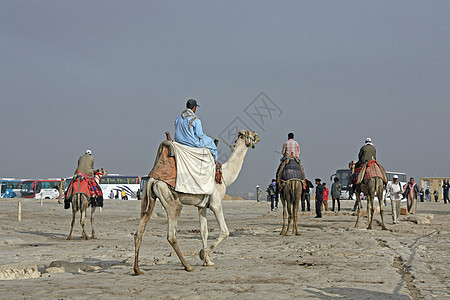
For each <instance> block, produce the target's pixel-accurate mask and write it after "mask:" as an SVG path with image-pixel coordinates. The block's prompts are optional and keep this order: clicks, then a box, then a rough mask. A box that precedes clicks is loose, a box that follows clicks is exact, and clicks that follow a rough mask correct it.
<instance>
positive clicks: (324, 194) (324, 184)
mask: <svg viewBox="0 0 450 300" xmlns="http://www.w3.org/2000/svg"><path fill="white" fill-rule="evenodd" d="M322 185H323V207H324V209H325V211H328V194H329V193H330V191H329V190H328V188H327V183H326V182H324V183H323V184H322Z"/></svg>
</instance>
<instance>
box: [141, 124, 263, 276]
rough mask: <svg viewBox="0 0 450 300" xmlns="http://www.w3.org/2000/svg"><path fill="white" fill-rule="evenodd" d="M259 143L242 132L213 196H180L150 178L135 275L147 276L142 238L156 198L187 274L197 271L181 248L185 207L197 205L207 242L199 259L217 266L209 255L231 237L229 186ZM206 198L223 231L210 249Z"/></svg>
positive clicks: (168, 236)
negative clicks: (226, 201)
mask: <svg viewBox="0 0 450 300" xmlns="http://www.w3.org/2000/svg"><path fill="white" fill-rule="evenodd" d="M259 140H260V139H259V136H258V135H257V134H256V133H255V132H250V131H248V130H242V131H239V133H238V139H237V140H236V143H235V147H234V149H233V152H232V153H231V156H230V158H229V159H228V161H227V162H226V163H224V164H223V166H222V175H223V182H222V183H220V184H219V183H217V182H216V183H215V186H214V191H213V193H212V194H210V195H193V194H184V193H178V192H176V191H174V190H173V188H172V187H171V186H169V185H168V184H167V183H165V182H164V181H161V180H158V179H155V178H151V177H150V178H149V180H148V182H147V185H146V188H145V189H144V191H143V197H142V206H141V220H140V222H139V227H138V229H137V231H136V233H135V235H134V245H135V258H134V267H133V269H134V273H135V275H140V274H143V272H142V271H141V270H140V269H139V266H138V263H139V248H140V246H141V243H142V236H143V234H144V231H145V227H146V225H147V223H148V221H149V220H150V217H151V214H152V212H153V208H154V207H155V203H156V198H158V199H159V201H160V202H161V204H162V206H163V207H164V209H165V210H166V213H167V217H168V222H169V227H168V232H167V240H168V241H169V243H170V245H171V246H172V248H173V249H174V250H175V253H176V254H177V255H178V258H179V259H180V261H181V263H182V264H183V266H184V268H185V270H186V271H192V270H194V268H193V267H192V266H191V265H189V263H188V262H187V261H186V260H185V259H184V257H183V253H182V252H181V250H180V248H179V246H178V242H177V238H176V231H177V222H178V217H179V215H180V212H181V208H182V206H183V205H193V206H197V208H198V215H199V219H200V232H201V236H202V243H203V247H202V249H201V250H200V253H199V256H200V259H201V260H203V265H204V266H212V265H214V263H213V262H212V261H211V259H210V258H209V255H210V253H211V252H212V251H213V250H214V248H215V247H216V246H217V245H218V244H219V243H220V242H221V241H223V240H224V239H226V238H227V237H228V235H229V232H228V228H227V224H226V223H225V218H224V216H223V210H222V200H223V197H224V196H225V191H226V187H227V186H229V185H231V184H232V183H233V182H234V181H235V180H236V178H237V176H238V175H239V172H240V171H241V168H242V164H243V163H244V157H245V155H246V154H247V151H248V148H249V147H252V146H253V144H255V143H257V142H259ZM206 197H208V198H209V209H211V210H212V211H213V213H214V215H215V217H216V220H217V222H218V223H219V228H220V235H219V237H218V238H217V240H216V241H215V242H214V243H212V244H211V245H210V246H209V247H207V246H208V245H207V242H208V224H207V218H206V209H207V208H208V205H207V204H206V203H205V201H204V200H205V198H206Z"/></svg>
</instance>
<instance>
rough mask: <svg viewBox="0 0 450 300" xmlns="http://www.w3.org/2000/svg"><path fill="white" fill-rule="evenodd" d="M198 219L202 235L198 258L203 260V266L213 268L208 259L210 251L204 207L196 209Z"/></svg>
mask: <svg viewBox="0 0 450 300" xmlns="http://www.w3.org/2000/svg"><path fill="white" fill-rule="evenodd" d="M198 217H199V219H200V233H201V235H202V244H203V248H202V249H201V250H200V253H199V256H200V259H201V260H203V265H204V266H214V263H213V262H212V261H211V260H210V258H209V253H210V251H211V250H209V249H207V247H208V220H207V219H206V207H199V208H198Z"/></svg>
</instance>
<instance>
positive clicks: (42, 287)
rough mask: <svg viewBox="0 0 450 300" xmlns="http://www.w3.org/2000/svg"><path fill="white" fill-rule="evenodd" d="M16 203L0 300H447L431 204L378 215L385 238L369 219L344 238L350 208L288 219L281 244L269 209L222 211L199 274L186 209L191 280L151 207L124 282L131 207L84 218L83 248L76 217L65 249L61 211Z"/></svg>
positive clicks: (0, 243)
mask: <svg viewBox="0 0 450 300" xmlns="http://www.w3.org/2000/svg"><path fill="white" fill-rule="evenodd" d="M21 201H22V221H21V222H18V218H17V217H18V215H17V214H18V208H17V206H18V199H1V201H0V203H1V209H0V228H1V231H0V253H1V255H0V278H2V279H8V278H9V279H10V280H1V281H0V287H1V288H0V290H1V293H0V298H1V299H86V298H88V297H89V298H93V299H144V298H147V299H289V298H298V299H307V298H310V299H317V298H320V299H444V298H450V287H449V282H450V280H449V274H450V268H449V265H450V264H449V258H450V251H449V247H450V229H449V215H450V205H449V204H447V205H445V204H443V203H442V202H440V203H419V205H418V213H417V214H416V215H415V216H413V218H411V217H410V216H401V217H400V220H401V221H400V224H397V225H393V224H392V219H391V214H390V211H391V210H390V205H389V203H388V206H387V207H384V209H385V210H386V212H387V213H386V215H385V218H386V219H385V221H386V224H387V227H388V229H389V230H388V231H382V230H381V228H380V224H379V222H378V221H379V220H380V215H376V216H375V220H376V222H375V229H374V230H372V231H371V230H366V229H365V228H366V226H367V225H366V222H367V218H363V219H362V223H361V224H360V228H353V226H354V222H355V218H356V217H354V216H352V215H351V207H352V205H353V201H342V203H343V205H342V206H343V210H342V211H341V213H339V214H334V213H330V212H328V213H327V212H325V213H324V217H323V218H322V219H315V218H314V215H313V214H312V213H308V212H306V213H300V217H299V229H300V233H301V235H300V236H293V235H290V236H287V237H284V236H280V235H279V233H280V231H281V222H282V209H281V204H280V208H279V209H278V210H277V211H274V212H271V211H270V204H269V203H268V202H259V203H258V202H256V201H239V200H237V201H231V200H230V201H229V200H226V201H224V213H225V219H226V221H227V224H228V228H229V230H230V236H229V237H228V239H226V240H225V241H223V242H222V243H221V244H220V245H219V246H218V247H217V248H216V251H215V252H214V253H213V254H212V255H211V259H212V260H213V262H215V266H211V267H203V266H202V261H201V260H200V259H199V257H198V251H199V250H200V248H201V238H200V235H199V224H198V216H197V209H196V208H193V207H187V206H185V207H184V208H183V211H182V213H181V217H180V220H179V222H178V234H177V237H178V242H179V245H180V247H181V250H182V251H183V253H184V254H185V255H186V259H187V260H188V261H189V262H190V263H191V264H192V266H194V267H195V270H194V271H193V272H186V271H184V269H183V267H182V265H181V263H180V262H179V260H178V258H177V256H176V255H175V254H174V252H173V251H172V248H171V247H170V245H169V243H168V242H167V240H166V230H167V220H166V216H165V212H164V210H163V208H162V206H161V205H160V204H159V203H157V206H156V209H155V212H154V214H153V215H154V217H153V218H152V220H151V221H150V222H149V224H148V226H147V230H146V233H145V235H144V240H143V243H142V247H141V253H140V267H141V270H142V271H144V272H145V274H144V275H142V276H132V274H133V271H132V263H133V259H134V240H133V234H134V232H135V230H136V229H137V225H138V222H139V214H140V201H122V200H105V206H104V208H103V211H102V212H101V213H99V212H97V213H96V218H95V221H96V223H95V229H96V235H97V239H94V240H87V241H86V240H83V239H81V238H80V236H81V227H80V225H79V214H78V217H77V224H76V225H75V229H74V238H73V240H71V241H67V240H65V238H66V236H67V234H68V232H69V229H70V221H71V210H65V209H63V205H62V204H58V203H57V202H56V200H46V201H44V203H43V206H41V205H40V203H39V201H36V200H29V199H28V200H27V199H22V200H21ZM312 204H314V203H312ZM402 205H403V206H404V205H405V204H404V203H402ZM364 206H365V202H364ZM417 216H419V217H420V216H422V217H421V218H419V219H420V220H419V222H418V223H419V224H416V222H414V220H415V219H417V218H416V217H417ZM407 219H410V220H407ZM208 220H209V229H210V235H209V239H210V241H212V240H213V239H215V238H216V237H217V235H218V233H219V230H218V226H217V223H216V221H215V219H214V216H213V214H212V212H211V211H208ZM423 220H425V221H423ZM427 220H429V222H428V221H427ZM424 223H425V224H424ZM426 223H429V224H426ZM87 230H88V232H89V233H90V223H89V222H88V223H87Z"/></svg>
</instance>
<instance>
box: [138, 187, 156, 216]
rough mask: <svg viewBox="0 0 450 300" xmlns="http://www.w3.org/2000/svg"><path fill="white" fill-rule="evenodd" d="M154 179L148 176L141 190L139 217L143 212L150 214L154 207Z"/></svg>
mask: <svg viewBox="0 0 450 300" xmlns="http://www.w3.org/2000/svg"><path fill="white" fill-rule="evenodd" d="M153 184H154V179H153V178H149V179H148V181H147V184H146V185H145V188H144V190H143V192H142V203H141V217H142V216H143V215H145V214H150V215H151V214H152V212H153V209H154V208H155V203H156V196H155V194H154V193H153Z"/></svg>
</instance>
